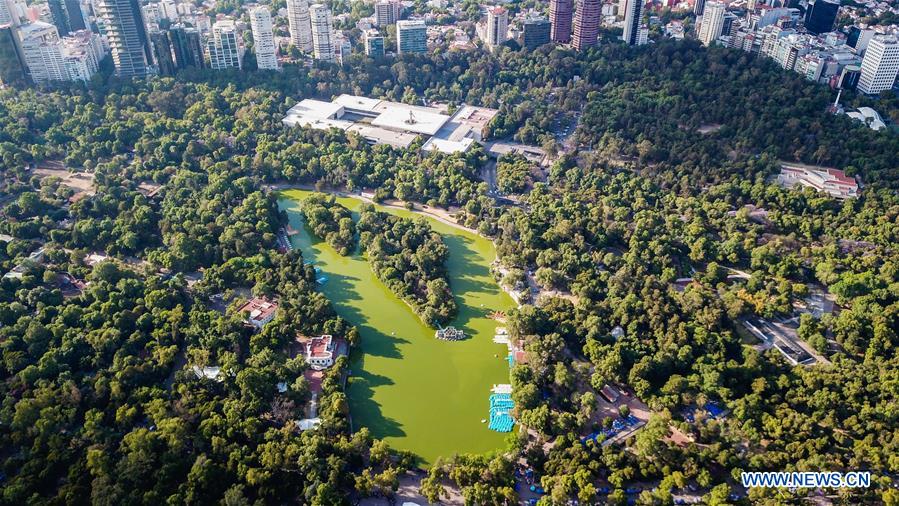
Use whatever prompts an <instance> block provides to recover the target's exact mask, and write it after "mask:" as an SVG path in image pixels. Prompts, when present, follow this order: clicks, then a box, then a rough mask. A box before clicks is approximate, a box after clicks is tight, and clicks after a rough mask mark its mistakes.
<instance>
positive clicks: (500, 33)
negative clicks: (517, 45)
mask: <svg viewBox="0 0 899 506" xmlns="http://www.w3.org/2000/svg"><path fill="white" fill-rule="evenodd" d="M484 35H485V37H484V42H485V43H486V44H487V46H489V47H491V48H494V47H496V46H498V45H500V44H502V43H503V42H505V41H506V39H507V38H509V11H507V10H506V9H505V8H503V7H492V8H490V9H488V10H487V27H486V30H485V34H484Z"/></svg>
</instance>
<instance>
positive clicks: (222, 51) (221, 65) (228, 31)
mask: <svg viewBox="0 0 899 506" xmlns="http://www.w3.org/2000/svg"><path fill="white" fill-rule="evenodd" d="M240 40H241V37H240V33H239V31H238V29H237V25H235V24H234V20H233V19H223V20H221V21H217V22H216V23H215V24H214V25H212V37H210V38H209V39H208V40H207V41H206V51H207V52H208V53H209V68H211V69H213V70H222V69H228V68H238V69H239V68H242V67H241V65H242V63H241V61H240V59H241V56H242V54H241V50H240Z"/></svg>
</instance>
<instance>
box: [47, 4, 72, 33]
mask: <svg viewBox="0 0 899 506" xmlns="http://www.w3.org/2000/svg"><path fill="white" fill-rule="evenodd" d="M47 8H48V9H49V10H50V17H51V18H52V19H53V24H54V25H56V30H57V31H58V32H59V35H60V36H64V35H68V34H69V32H71V31H72V29H71V28H70V27H69V14H68V12H66V4H65V2H63V0H47Z"/></svg>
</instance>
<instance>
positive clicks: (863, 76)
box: [665, 0, 899, 95]
mask: <svg viewBox="0 0 899 506" xmlns="http://www.w3.org/2000/svg"><path fill="white" fill-rule="evenodd" d="M692 8H693V12H694V14H696V23H695V36H696V38H697V39H698V40H700V41H701V42H702V43H703V44H705V45H712V44H720V45H724V46H727V47H731V48H736V49H741V50H743V51H746V52H749V53H754V54H759V55H762V56H765V57H768V58H771V59H772V60H774V61H775V62H777V64H778V65H780V66H781V67H783V68H784V69H786V70H792V71H794V72H797V73H799V74H801V75H803V76H804V77H806V78H807V79H809V80H811V81H816V82H820V83H823V84H829V85H830V86H832V87H833V88H839V89H854V90H858V91H859V92H861V93H864V94H869V95H875V94H878V93H880V92H881V91H884V90H888V89H891V88H892V87H893V85H894V84H895V81H896V74H897V72H899V42H897V39H896V33H897V32H899V28H897V27H896V26H895V25H893V26H867V25H864V24H860V23H859V24H852V25H849V26H846V27H844V28H842V29H840V28H838V23H837V22H838V19H839V18H840V16H841V15H842V14H841V13H842V12H843V10H844V9H845V8H843V7H841V6H840V4H839V2H837V1H835V0H799V1H797V0H789V1H778V0H773V1H772V4H771V5H768V4H762V3H759V2H757V1H755V0H748V1H746V2H743V1H741V0H738V1H736V2H731V3H724V2H721V1H705V0H695V1H694V3H693V5H692ZM665 33H666V34H668V35H669V36H671V37H676V38H682V37H683V33H684V29H683V24H682V23H672V24H670V25H669V26H668V27H666V30H665Z"/></svg>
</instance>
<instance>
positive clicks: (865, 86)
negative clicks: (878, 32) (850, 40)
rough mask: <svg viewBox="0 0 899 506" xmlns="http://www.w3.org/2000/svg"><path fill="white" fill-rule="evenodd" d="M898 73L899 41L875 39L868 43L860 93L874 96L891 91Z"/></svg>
mask: <svg viewBox="0 0 899 506" xmlns="http://www.w3.org/2000/svg"><path fill="white" fill-rule="evenodd" d="M897 72H899V41H897V40H896V37H893V36H887V37H885V36H878V37H874V38H873V39H871V42H869V43H868V49H867V50H865V58H864V59H863V60H862V73H861V77H859V79H858V91H860V92H862V93H865V94H867V95H874V94H876V93H880V92H881V91H884V90H889V89H891V88H892V87H893V84H895V82H896V73H897Z"/></svg>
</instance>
